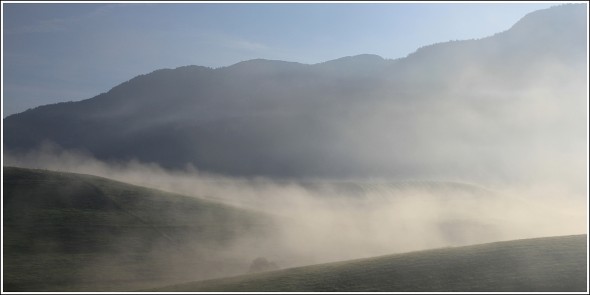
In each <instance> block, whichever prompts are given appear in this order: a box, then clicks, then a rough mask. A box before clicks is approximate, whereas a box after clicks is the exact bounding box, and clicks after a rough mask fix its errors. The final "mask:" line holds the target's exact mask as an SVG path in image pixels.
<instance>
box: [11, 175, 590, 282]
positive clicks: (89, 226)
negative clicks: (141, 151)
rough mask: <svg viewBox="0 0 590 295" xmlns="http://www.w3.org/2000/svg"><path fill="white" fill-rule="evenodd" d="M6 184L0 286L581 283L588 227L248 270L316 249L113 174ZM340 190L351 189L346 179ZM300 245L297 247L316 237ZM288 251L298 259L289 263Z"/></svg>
mask: <svg viewBox="0 0 590 295" xmlns="http://www.w3.org/2000/svg"><path fill="white" fill-rule="evenodd" d="M359 189H364V188H359ZM433 189H438V187H437V188H433ZM3 190H4V195H3V222H4V227H3V234H4V236H3V237H4V239H3V251H4V255H3V260H2V263H3V268H4V274H3V284H4V289H3V291H20V292H27V291H62V292H64V291H134V290H152V291H158V292H161V291H253V292H259V291H294V292H299V291H339V292H344V291H584V290H585V288H586V279H587V273H586V261H587V258H586V257H587V256H586V253H587V247H586V235H579V236H564V237H548V238H540V239H531V240H517V241H508V242H499V243H492V244H482V245H476V246H466V247H457V248H443V249H437V250H429V251H421V252H412V253H407V254H395V255H388V256H379V257H374V258H367V259H360V260H347V261H341V262H336V263H329V264H315V265H310V266H303V267H297V268H286V269H283V270H278V271H269V272H261V273H256V274H248V273H249V268H250V266H251V263H252V262H253V260H254V259H255V258H257V257H259V256H266V255H268V257H271V258H272V257H273V256H272V255H270V253H271V252H272V251H276V253H279V254H281V255H283V256H279V258H281V259H282V261H278V262H279V263H278V264H280V265H279V267H289V264H288V263H291V264H290V265H291V266H299V265H306V264H311V263H309V262H307V261H305V259H307V258H306V257H307V256H306V255H307V254H309V253H307V252H305V251H303V252H302V253H303V254H306V255H302V256H297V255H295V256H289V253H288V251H287V250H286V249H281V247H282V246H285V243H284V241H283V243H281V242H279V241H280V239H277V237H281V236H282V235H284V234H285V233H284V232H283V231H285V228H283V227H280V225H281V224H282V223H281V222H277V221H278V219H277V218H280V217H278V216H275V215H268V214H266V213H262V212H258V211H254V210H247V209H243V208H238V207H234V206H230V205H226V204H222V203H218V202H215V201H214V200H210V199H204V198H195V197H188V196H183V195H179V194H173V193H168V192H163V191H159V190H155V189H148V188H145V187H140V186H134V185H129V184H126V183H122V182H117V181H113V180H110V179H106V178H101V177H96V176H90V175H83V174H75V173H62V172H55V171H47V170H35V169H23V168H14V167H4V168H3ZM343 191H345V192H348V191H351V190H350V188H349V187H346V188H343ZM205 197H206V196H205ZM306 216H308V217H309V215H306ZM304 217H305V216H304ZM281 229H282V230H281ZM288 229H290V230H294V229H298V227H290V228H288ZM305 230H310V229H309V228H305V227H304V228H303V231H305ZM278 231H280V232H278ZM288 233H289V232H288V230H287V234H288ZM331 234H334V235H339V233H338V232H332V233H331ZM303 236H305V235H303ZM283 237H284V236H283ZM402 238H403V237H400V239H402ZM289 241H292V240H289ZM319 241H325V240H323V239H320V240H319ZM296 242H297V244H296V245H290V246H292V247H295V248H297V247H301V246H305V245H306V243H312V242H313V241H306V240H302V241H296ZM316 242H317V241H316ZM312 246H313V244H312ZM316 246H317V245H316ZM322 246H325V245H323V244H322ZM342 246H343V247H344V246H347V245H342ZM348 246H350V245H348ZM291 250H293V249H291ZM308 250H309V251H312V252H313V251H317V250H318V249H317V248H314V247H309V249H308ZM324 250H325V249H324ZM330 250H331V249H330ZM336 250H338V249H334V251H336ZM392 252H393V251H392ZM386 253H391V252H386ZM311 254H313V253H311ZM356 257H359V256H356ZM365 257H367V256H365ZM273 259H274V258H273ZM287 259H291V260H295V261H288V262H285V261H287ZM343 259H344V258H343ZM324 261H326V260H324ZM316 263H317V262H316ZM186 282H192V283H186ZM163 286H167V287H163ZM151 288H158V289H151Z"/></svg>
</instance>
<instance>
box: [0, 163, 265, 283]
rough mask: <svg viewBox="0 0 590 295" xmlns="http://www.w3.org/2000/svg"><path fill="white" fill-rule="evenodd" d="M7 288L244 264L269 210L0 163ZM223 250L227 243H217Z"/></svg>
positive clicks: (238, 268)
mask: <svg viewBox="0 0 590 295" xmlns="http://www.w3.org/2000/svg"><path fill="white" fill-rule="evenodd" d="M3 190H4V198H3V220H4V228H3V232H4V242H3V250H4V256H3V266H4V278H3V279H4V291H111V290H113V291H124V290H133V289H137V288H150V287H155V286H159V285H163V284H172V283H175V282H180V281H187V280H201V279H206V278H214V277H222V276H227V275H237V274H241V273H245V272H247V270H248V265H249V263H250V262H251V260H252V259H253V258H255V257H249V256H244V257H238V256H235V255H234V256H231V255H229V256H228V255H227V253H231V251H229V250H227V249H230V248H228V247H231V246H232V245H234V244H236V243H238V242H243V241H244V239H246V240H247V239H248V238H247V237H251V240H250V243H251V244H249V245H252V246H254V247H255V246H256V241H257V240H256V239H255V237H258V236H261V235H266V234H268V233H270V232H272V231H273V228H271V226H270V225H269V224H272V222H270V220H271V217H269V216H266V215H263V214H260V213H258V212H254V211H248V210H243V209H239V208H236V207H231V206H227V205H223V204H220V203H215V202H211V201H206V200H203V199H198V198H192V197H186V196H181V195H177V194H171V193H166V192H162V191H158V190H153V189H147V188H143V187H138V186H132V185H128V184H125V183H121V182H116V181H112V180H108V179H105V178H100V177H94V176H89V175H81V174H72V173H59V172H52V171H46V170H31V169H22V168H12V167H4V168H3ZM224 250H227V251H229V252H227V251H226V252H225V253H224V252H223V251H224Z"/></svg>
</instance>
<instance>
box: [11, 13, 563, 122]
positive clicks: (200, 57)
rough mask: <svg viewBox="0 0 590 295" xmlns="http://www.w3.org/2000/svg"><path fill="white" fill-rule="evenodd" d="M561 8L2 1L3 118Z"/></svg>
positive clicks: (409, 46)
mask: <svg viewBox="0 0 590 295" xmlns="http://www.w3.org/2000/svg"><path fill="white" fill-rule="evenodd" d="M556 4H557V3H551V2H543V3H532V2H526V3H516V4H513V3H468V4H458V3H383V2H381V3H268V4H267V3H177V4H164V3H154V2H149V3H104V4H97V3H94V4H92V3H72V4H71V3H67V4H65V3H47V4H45V3H44V4H38V3H37V4H35V3H18V2H12V3H7V2H2V33H3V40H2V54H3V55H2V58H3V60H2V70H3V74H2V79H3V87H2V112H3V118H4V117H6V116H8V115H10V114H13V113H18V112H22V111H24V110H26V109H28V108H31V107H35V106H39V105H44V104H48V103H55V102H60V101H72V100H73V101H75V100H82V99H87V98H91V97H93V96H95V95H97V94H99V93H102V92H106V91H108V90H109V89H111V88H112V87H114V86H116V85H118V84H120V83H121V82H124V81H127V80H129V79H131V78H133V77H135V76H137V75H140V74H145V73H148V72H151V71H153V70H156V69H160V68H175V67H179V66H184V65H191V64H192V65H202V66H208V67H223V66H228V65H232V64H234V63H237V62H240V61H243V60H248V59H254V58H265V59H278V60H286V61H296V62H301V63H312V64H313V63H318V62H323V61H327V60H331V59H336V58H340V57H344V56H350V55H357V54H363V53H371V54H378V55H380V56H382V57H384V58H400V57H405V56H406V55H408V54H409V53H411V52H413V51H415V50H416V49H417V48H419V47H421V46H424V45H429V44H432V43H437V42H444V41H449V40H462V39H472V38H482V37H486V36H490V35H493V34H494V33H497V32H501V31H504V30H507V29H509V28H510V27H511V26H512V25H513V24H514V23H515V22H517V21H518V20H519V19H520V18H522V17H523V16H524V15H525V14H527V13H529V12H531V11H534V10H538V9H543V8H547V7H550V6H553V5H556Z"/></svg>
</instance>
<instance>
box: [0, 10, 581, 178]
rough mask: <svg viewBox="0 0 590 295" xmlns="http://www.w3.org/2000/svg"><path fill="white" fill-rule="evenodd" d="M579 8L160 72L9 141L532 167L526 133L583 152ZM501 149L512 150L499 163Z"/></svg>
mask: <svg viewBox="0 0 590 295" xmlns="http://www.w3.org/2000/svg"><path fill="white" fill-rule="evenodd" d="M585 7H586V6H585V5H584V4H576V5H573V4H572V5H560V6H556V7H553V8H550V9H545V10H540V11H536V12H533V13H530V14H529V15H527V16H525V17H524V18H523V19H522V20H520V21H519V22H518V23H516V24H515V25H514V26H513V27H512V28H511V29H509V30H507V31H505V32H501V33H498V34H496V35H494V36H490V37H486V38H483V39H479V40H466V41H453V42H445V43H440V44H435V45H430V46H426V47H423V48H420V49H418V50H417V51H416V52H414V53H413V54H410V55H409V56H407V57H406V58H401V59H396V60H386V59H383V58H381V57H379V56H375V55H359V56H351V57H345V58H341V59H336V60H332V61H328V62H324V63H319V64H314V65H306V64H300V63H293V62H284V61H271V60H261V59H258V60H250V61H244V62H240V63H237V64H235V65H232V66H229V67H224V68H218V69H211V68H205V67H200V66H185V67H180V68H176V69H162V70H157V71H154V72H152V73H149V74H146V75H141V76H138V77H135V78H133V79H131V80H129V81H127V82H125V83H122V84H120V85H118V86H116V87H114V88H113V89H111V90H110V91H109V92H107V93H102V94H100V95H97V96H95V97H93V98H90V99H87V100H83V101H78V102H67V103H59V104H52V105H46V106H41V107H38V108H35V109H31V110H28V111H25V112H23V113H20V114H15V115H12V116H9V117H7V118H5V119H4V121H3V126H4V127H3V128H4V150H5V151H8V152H22V151H27V150H31V149H35V148H37V147H38V146H39V145H41V144H42V143H44V142H53V143H56V144H57V145H59V146H61V147H63V148H65V149H77V150H84V151H87V152H90V153H91V154H93V155H94V156H96V157H98V158H99V159H102V160H117V161H119V160H129V159H137V160H140V161H142V162H155V163H158V164H160V165H162V166H164V167H166V168H182V167H185V166H186V164H189V163H190V164H193V165H195V166H196V167H197V168H198V169H200V170H204V171H210V172H216V173H223V174H229V175H248V176H252V175H265V176H272V177H317V176H320V177H366V176H369V177H370V176H402V177H408V178H412V177H424V176H425V175H437V174H439V173H442V171H443V170H444V173H446V175H449V173H450V174H452V176H464V175H472V174H473V173H472V172H473V171H472V169H473V167H480V166H486V167H491V168H490V169H492V170H493V169H496V170H498V171H500V170H502V169H512V168H506V167H505V166H502V165H503V164H502V163H508V162H515V164H514V165H511V166H522V165H528V164H529V163H528V162H525V163H520V162H519V163H516V162H518V161H524V160H523V159H528V158H527V157H529V158H530V156H531V154H530V153H528V150H530V144H531V142H535V144H538V145H542V146H545V147H546V149H547V150H548V151H549V152H548V153H549V154H539V155H538V157H539V158H543V159H546V158H550V157H551V156H550V155H553V154H554V153H565V151H563V149H562V148H561V147H556V146H554V145H553V144H551V143H552V142H554V141H556V140H557V141H561V142H566V141H567V142H572V146H573V147H574V148H575V149H576V151H578V150H579V151H582V152H583V151H584V144H585V141H584V140H583V139H584V136H585V135H584V132H585V131H584V130H583V128H581V127H579V126H582V125H583V124H584V122H585V113H584V111H583V110H582V109H585V102H586V98H585V96H586V94H585V89H586V81H587V73H586V70H587V69H586V66H585V65H586V62H587V61H586V51H587V48H586V42H587V41H586V40H587V31H586V27H587V26H586V8H585ZM537 108H539V109H542V110H548V109H549V110H552V111H550V112H549V113H547V112H545V111H539V110H538V109H537ZM548 126H549V127H548ZM564 131H565V132H564ZM531 137H533V138H531ZM546 143H548V144H546ZM504 150H510V151H511V153H510V156H511V157H512V156H513V157H514V158H508V159H506V158H498V157H501V155H502V154H503V151H504ZM567 152H568V153H569V152H571V150H568V151H567ZM523 153H524V155H525V156H523ZM505 154H507V153H505ZM482 155H484V156H482ZM458 158H460V159H462V162H458V161H456V160H455V159H458ZM484 161H489V163H488V162H484ZM531 161H535V160H534V159H533V160H531ZM517 164H522V165H517ZM445 169H447V170H448V171H447V170H445ZM502 173H503V174H507V173H506V171H503V172H498V174H502ZM517 174H522V173H520V172H518V173H517Z"/></svg>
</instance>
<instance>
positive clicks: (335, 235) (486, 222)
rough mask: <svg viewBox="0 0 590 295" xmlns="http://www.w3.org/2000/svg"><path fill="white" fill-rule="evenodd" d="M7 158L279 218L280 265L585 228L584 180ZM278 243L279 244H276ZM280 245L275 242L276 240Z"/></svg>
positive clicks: (49, 154)
mask: <svg viewBox="0 0 590 295" xmlns="http://www.w3.org/2000/svg"><path fill="white" fill-rule="evenodd" d="M5 165H9V166H12V165H14V166H22V167H31V168H43V169H50V170H57V171H69V172H77V173H85V174H92V175H98V176H103V177H107V178H111V179H115V180H119V181H123V182H128V183H132V184H136V185H141V186H146V187H151V188H157V189H162V190H165V191H170V192H176V193H181V194H185V195H188V196H195V197H201V198H206V199H210V200H215V201H221V202H223V203H228V204H232V205H237V206H240V207H245V208H251V209H254V210H258V211H262V212H265V213H270V214H271V215H273V216H277V217H279V219H277V220H279V221H280V222H279V223H278V225H277V226H278V228H279V231H278V232H280V238H279V239H278V240H276V237H273V240H272V241H269V243H268V245H270V248H269V249H261V248H260V244H258V245H256V247H257V249H249V250H248V249H245V248H244V247H245V245H244V244H239V243H238V244H237V245H235V248H232V249H230V250H228V253H232V252H234V254H231V255H236V254H235V253H244V254H245V253H249V255H254V253H266V255H267V257H268V258H269V259H271V260H273V261H278V262H279V263H280V264H281V267H285V266H295V265H302V264H307V263H319V262H327V261H338V260H344V259H354V258H360V257H370V256H375V255H382V254H388V253H401V252H408V251H414V250H421V249H430V248H437V247H446V246H458V245H468V244H476V243H484V242H492V241H499V240H511V239H519V238H529V237H542V236H554V235H568V234H579V233H586V232H587V229H586V224H585V223H586V214H587V209H586V208H587V199H586V198H585V197H584V195H583V194H580V191H582V192H583V187H582V188H580V187H572V186H567V185H565V184H564V183H565V182H562V183H559V182H542V183H531V182H522V183H516V184H515V183H509V184H505V185H499V184H495V185H489V186H479V185H478V184H476V183H473V182H471V183H461V182H447V181H418V180H416V181H412V180H406V181H389V182H386V181H384V180H383V179H379V180H375V179H364V180H363V179H355V180H334V179H330V180H325V179H308V180H304V181H301V180H273V179H271V178H266V177H255V178H245V177H227V176H221V175H214V174H210V173H204V172H199V171H197V170H196V169H195V168H194V167H189V168H187V169H184V170H174V171H171V170H165V169H163V168H161V167H159V166H158V165H156V164H144V163H139V162H137V161H131V162H126V163H116V164H107V163H105V162H101V161H98V160H96V159H94V158H92V157H91V156H89V155H85V154H84V153H81V152H71V151H63V150H61V149H59V148H57V147H55V146H50V145H47V146H45V147H44V148H43V149H42V150H40V151H37V152H31V153H27V154H24V155H11V154H8V155H5ZM277 243H279V244H277ZM279 245H280V246H279Z"/></svg>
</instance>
